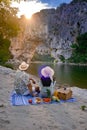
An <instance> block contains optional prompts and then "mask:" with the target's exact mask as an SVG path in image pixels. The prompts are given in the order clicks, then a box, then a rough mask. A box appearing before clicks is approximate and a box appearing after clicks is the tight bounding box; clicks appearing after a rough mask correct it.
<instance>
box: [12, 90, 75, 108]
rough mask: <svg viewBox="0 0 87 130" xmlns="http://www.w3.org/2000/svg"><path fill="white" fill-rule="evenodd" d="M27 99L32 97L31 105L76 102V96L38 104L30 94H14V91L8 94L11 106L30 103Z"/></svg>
mask: <svg viewBox="0 0 87 130" xmlns="http://www.w3.org/2000/svg"><path fill="white" fill-rule="evenodd" d="M29 99H32V105H40V104H59V103H65V102H76V98H70V99H68V100H60V101H59V102H56V101H51V102H49V103H45V102H41V103H40V104H37V103H36V97H32V96H31V95H27V96H23V95H20V94H16V92H15V91H14V92H12V94H11V96H10V102H11V105H13V106H26V105H31V103H29Z"/></svg>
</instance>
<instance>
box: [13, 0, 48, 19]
mask: <svg viewBox="0 0 87 130" xmlns="http://www.w3.org/2000/svg"><path fill="white" fill-rule="evenodd" d="M12 7H17V8H18V9H19V12H18V14H17V16H18V17H20V16H21V15H25V17H26V18H28V19H30V18H31V16H32V14H34V13H36V12H39V11H40V10H41V9H46V8H50V7H49V6H48V4H46V3H45V4H43V3H41V2H39V1H36V0H35V1H29V2H25V1H21V2H20V3H17V2H12Z"/></svg>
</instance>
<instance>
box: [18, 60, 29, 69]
mask: <svg viewBox="0 0 87 130" xmlns="http://www.w3.org/2000/svg"><path fill="white" fill-rule="evenodd" d="M28 67H29V65H28V64H27V63H26V62H25V61H23V62H22V63H21V64H20V65H19V69H20V70H27V68H28Z"/></svg>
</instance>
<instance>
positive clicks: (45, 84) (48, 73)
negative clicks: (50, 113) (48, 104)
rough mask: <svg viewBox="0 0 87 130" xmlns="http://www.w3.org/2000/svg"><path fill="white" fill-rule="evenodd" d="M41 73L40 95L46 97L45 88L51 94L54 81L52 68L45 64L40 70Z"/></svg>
mask: <svg viewBox="0 0 87 130" xmlns="http://www.w3.org/2000/svg"><path fill="white" fill-rule="evenodd" d="M41 75H42V76H41V96H42V97H47V90H49V91H50V93H51V95H52V94H53V92H54V86H55V83H56V81H55V80H54V70H53V69H52V68H51V67H49V66H46V67H44V68H43V69H42V70H41Z"/></svg>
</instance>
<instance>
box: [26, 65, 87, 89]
mask: <svg viewBox="0 0 87 130" xmlns="http://www.w3.org/2000/svg"><path fill="white" fill-rule="evenodd" d="M46 65H49V66H50V67H52V68H53V69H54V71H55V77H56V81H57V83H59V84H69V85H70V86H77V87H79V88H86V89H87V66H79V65H64V64H51V63H31V64H30V67H29V70H28V72H29V73H30V74H33V75H35V76H37V77H40V71H41V68H43V67H44V66H46Z"/></svg>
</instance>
